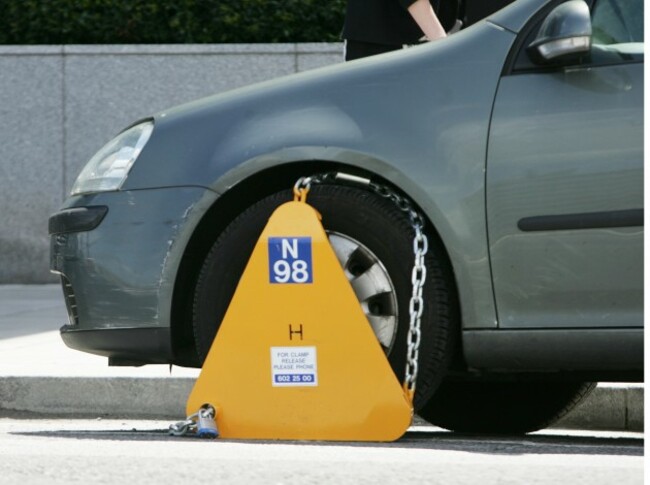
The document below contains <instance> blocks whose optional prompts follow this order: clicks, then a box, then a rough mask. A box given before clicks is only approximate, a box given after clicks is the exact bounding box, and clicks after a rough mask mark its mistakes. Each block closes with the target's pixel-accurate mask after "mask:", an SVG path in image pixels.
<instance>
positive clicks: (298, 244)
mask: <svg viewBox="0 0 650 485" xmlns="http://www.w3.org/2000/svg"><path fill="white" fill-rule="evenodd" d="M269 274H270V281H271V283H297V284H306V283H312V282H313V274H312V264H311V238H310V237H270V238H269Z"/></svg>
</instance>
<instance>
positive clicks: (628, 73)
mask: <svg viewBox="0 0 650 485" xmlns="http://www.w3.org/2000/svg"><path fill="white" fill-rule="evenodd" d="M559 3H561V2H555V3H554V4H553V5H557V4H559ZM553 5H551V7H552V6H553ZM589 6H590V8H591V18H592V29H593V35H592V48H591V55H589V56H587V57H586V58H583V59H582V60H580V61H574V62H572V63H570V64H567V65H561V66H558V65H555V66H552V67H548V66H539V65H535V64H534V63H533V62H532V60H531V58H530V55H529V53H528V51H527V50H526V48H527V46H529V45H530V43H531V41H532V40H534V39H535V35H536V32H537V31H538V30H539V25H540V24H541V22H542V20H543V16H541V17H540V18H538V19H537V20H535V21H533V23H532V24H531V25H530V26H529V28H528V29H527V30H525V31H523V32H522V33H521V34H520V39H519V41H520V42H518V44H517V47H516V48H515V51H513V53H512V55H511V60H510V62H509V64H508V65H507V66H506V68H505V69H504V74H503V77H502V78H501V80H500V83H499V87H498V92H497V94H496V98H495V103H494V109H493V117H492V122H491V128H490V137H489V148H488V157H487V175H486V204H487V220H488V234H489V236H488V239H489V247H490V257H491V268H492V275H493V282H494V294H495V301H496V305H497V312H498V320H499V326H500V327H501V328H511V329H516V328H525V329H535V328H585V327H599V328H621V327H640V326H642V325H643V42H644V39H643V0H594V1H593V2H589Z"/></svg>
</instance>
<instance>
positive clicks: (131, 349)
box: [61, 325, 172, 365]
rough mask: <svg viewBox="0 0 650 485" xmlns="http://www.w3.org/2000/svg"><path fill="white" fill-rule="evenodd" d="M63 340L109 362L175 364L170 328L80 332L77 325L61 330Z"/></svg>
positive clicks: (77, 348) (71, 346) (108, 329)
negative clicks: (107, 359)
mask: <svg viewBox="0 0 650 485" xmlns="http://www.w3.org/2000/svg"><path fill="white" fill-rule="evenodd" d="M61 338H62V339H63V342H64V343H65V344H66V345H67V346H68V347H70V348H71V349H75V350H81V351H83V352H90V353H93V354H96V355H102V356H104V357H108V358H109V359H110V361H109V362H115V363H119V364H120V365H123V364H124V363H130V364H133V365H140V364H166V363H169V362H171V356H172V348H171V336H170V331H169V328H156V327H154V328H138V327H135V328H103V329H99V330H95V329H80V328H78V327H76V326H74V325H65V326H63V327H61Z"/></svg>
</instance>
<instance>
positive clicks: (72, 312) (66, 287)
mask: <svg viewBox="0 0 650 485" xmlns="http://www.w3.org/2000/svg"><path fill="white" fill-rule="evenodd" d="M61 285H62V286H63V297H64V298H65V306H66V307H67V309H68V319H69V320H70V325H72V326H76V325H79V312H78V311H77V298H76V297H75V295H74V290H73V289H72V284H71V283H70V281H69V280H68V278H66V277H65V276H63V275H61Z"/></svg>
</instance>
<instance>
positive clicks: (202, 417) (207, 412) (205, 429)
mask: <svg viewBox="0 0 650 485" xmlns="http://www.w3.org/2000/svg"><path fill="white" fill-rule="evenodd" d="M216 418H217V412H216V411H215V409H214V408H213V407H212V406H211V405H209V404H204V405H203V406H201V409H199V412H198V417H197V426H196V435H197V436H198V437H199V438H217V437H218V436H219V430H218V429H217V422H216Z"/></svg>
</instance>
